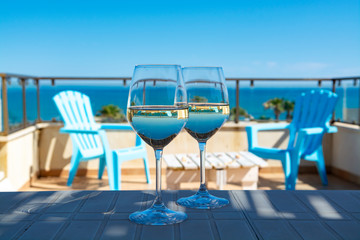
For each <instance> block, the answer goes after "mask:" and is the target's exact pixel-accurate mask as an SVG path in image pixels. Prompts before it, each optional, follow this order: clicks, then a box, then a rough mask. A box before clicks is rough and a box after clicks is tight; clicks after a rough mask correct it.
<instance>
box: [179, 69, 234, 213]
mask: <svg viewBox="0 0 360 240" xmlns="http://www.w3.org/2000/svg"><path fill="white" fill-rule="evenodd" d="M183 76H184V81H185V87H186V91H187V96H188V104H189V120H188V122H187V123H186V126H185V129H186V131H187V132H188V133H189V134H190V135H191V136H192V137H194V138H195V139H196V140H197V141H198V143H199V148H200V188H199V190H198V191H197V193H196V194H195V195H193V196H190V197H185V198H181V199H179V200H178V201H177V203H178V204H180V205H182V206H185V207H189V208H197V209H211V208H220V207H223V206H225V205H227V204H228V203H229V201H228V200H227V199H224V198H218V197H215V196H213V195H211V194H210V193H209V192H208V191H207V189H206V182H205V161H206V159H205V158H206V154H205V147H206V141H207V140H208V139H210V138H211V137H212V136H213V135H214V134H215V133H216V132H217V131H218V130H219V129H220V128H221V126H222V125H223V124H224V123H225V121H226V120H227V119H228V118H229V113H230V110H229V100H228V92H227V88H226V85H225V78H224V74H223V71H222V68H221V67H188V68H183Z"/></svg>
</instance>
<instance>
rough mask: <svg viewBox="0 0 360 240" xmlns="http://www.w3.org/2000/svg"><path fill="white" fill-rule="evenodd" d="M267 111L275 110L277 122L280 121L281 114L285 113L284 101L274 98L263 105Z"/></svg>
mask: <svg viewBox="0 0 360 240" xmlns="http://www.w3.org/2000/svg"><path fill="white" fill-rule="evenodd" d="M263 105H264V108H265V109H273V110H274V114H275V119H276V121H279V117H280V114H281V113H282V112H284V100H283V99H281V98H273V99H270V100H268V101H267V102H264V103H263Z"/></svg>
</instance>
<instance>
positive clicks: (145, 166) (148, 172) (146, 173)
mask: <svg viewBox="0 0 360 240" xmlns="http://www.w3.org/2000/svg"><path fill="white" fill-rule="evenodd" d="M143 160H144V169H145V176H146V182H147V183H148V184H150V183H151V180H150V171H149V164H148V158H147V156H146V155H145V156H144V157H143Z"/></svg>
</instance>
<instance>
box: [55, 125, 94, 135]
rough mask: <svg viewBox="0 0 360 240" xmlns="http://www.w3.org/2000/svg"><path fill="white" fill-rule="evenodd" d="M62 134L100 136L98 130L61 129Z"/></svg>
mask: <svg viewBox="0 0 360 240" xmlns="http://www.w3.org/2000/svg"><path fill="white" fill-rule="evenodd" d="M60 133H80V134H98V133H99V131H98V130H85V129H74V128H66V127H64V128H61V129H60Z"/></svg>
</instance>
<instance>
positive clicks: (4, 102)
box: [1, 76, 9, 135]
mask: <svg viewBox="0 0 360 240" xmlns="http://www.w3.org/2000/svg"><path fill="white" fill-rule="evenodd" d="M1 89H2V121H3V129H2V132H3V134H4V135H7V134H8V132H9V112H8V98H7V81H6V76H3V77H2V81H1Z"/></svg>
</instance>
